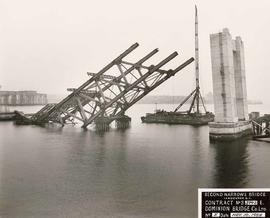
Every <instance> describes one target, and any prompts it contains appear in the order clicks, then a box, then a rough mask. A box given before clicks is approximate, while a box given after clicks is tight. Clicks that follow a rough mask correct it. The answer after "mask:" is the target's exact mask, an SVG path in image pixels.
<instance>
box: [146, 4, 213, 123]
mask: <svg viewBox="0 0 270 218" xmlns="http://www.w3.org/2000/svg"><path fill="white" fill-rule="evenodd" d="M195 77H196V87H195V89H194V90H193V91H192V92H191V93H190V94H189V95H188V96H187V97H186V98H185V99H184V100H183V101H182V102H181V103H180V104H179V105H178V106H177V107H176V108H175V110H174V111H170V112H167V111H164V110H158V111H156V112H155V113H147V114H146V116H143V117H141V120H142V122H144V123H167V124H190V125H205V124H208V122H211V121H214V114H213V113H210V112H208V111H207V110H206V108H205V105H204V101H203V98H202V95H201V91H200V80H199V38H198V11H197V6H196V5H195ZM190 99H192V100H191V104H190V107H189V109H188V110H187V111H180V108H181V107H182V106H183V105H184V104H185V103H186V102H187V101H188V100H190ZM200 102H201V104H202V106H203V109H204V113H201V111H200Z"/></svg>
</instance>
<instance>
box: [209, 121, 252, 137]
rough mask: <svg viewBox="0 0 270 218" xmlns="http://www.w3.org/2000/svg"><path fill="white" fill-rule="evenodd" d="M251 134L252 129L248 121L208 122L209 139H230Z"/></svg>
mask: <svg viewBox="0 0 270 218" xmlns="http://www.w3.org/2000/svg"><path fill="white" fill-rule="evenodd" d="M251 134H252V129H251V123H250V122H249V121H238V122H232V123H228V122H226V123H225V122H224V123H219V122H212V123H209V137H210V140H211V141H232V140H235V139H238V138H241V137H245V136H248V135H251Z"/></svg>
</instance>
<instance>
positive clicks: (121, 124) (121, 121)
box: [115, 115, 131, 129]
mask: <svg viewBox="0 0 270 218" xmlns="http://www.w3.org/2000/svg"><path fill="white" fill-rule="evenodd" d="M115 122H116V128H117V129H127V128H129V127H130V122H131V118H130V117H128V116H126V115H124V116H122V117H120V118H117V119H116V120H115Z"/></svg>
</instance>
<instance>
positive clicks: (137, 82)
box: [20, 43, 194, 130]
mask: <svg viewBox="0 0 270 218" xmlns="http://www.w3.org/2000/svg"><path fill="white" fill-rule="evenodd" d="M138 46H139V44H138V43H135V44H133V45H132V46H130V47H129V48H128V49H127V50H126V51H124V52H123V53H121V54H120V55H119V56H118V57H117V58H115V59H114V60H113V61H111V62H110V63H109V64H108V65H107V66H105V67H104V68H103V69H101V70H100V71H99V72H97V73H92V72H88V73H87V74H88V76H89V77H90V79H88V80H87V81H86V82H85V83H83V84H82V85H81V86H80V87H78V88H69V89H68V91H70V92H71V94H69V95H68V96H67V97H66V98H64V99H63V100H62V101H60V102H59V103H57V104H55V105H46V106H45V107H44V108H42V109H41V110H40V111H39V112H37V113H36V114H34V115H33V116H32V117H31V118H30V119H29V118H28V121H27V122H26V123H31V124H37V125H41V124H44V123H49V122H53V123H60V124H61V125H65V124H67V123H73V124H74V123H75V122H79V123H81V125H82V127H83V128H87V127H88V126H89V125H90V124H92V123H94V124H95V126H96V129H97V130H108V129H109V126H110V123H112V122H113V121H116V126H117V127H118V128H126V127H128V126H129V125H130V120H131V119H130V118H129V117H127V116H126V115H125V111H126V110H127V109H128V108H130V107H131V106H132V105H134V104H135V103H136V102H137V101H139V100H140V99H142V98H143V97H144V96H145V95H147V94H148V93H149V92H151V91H152V90H154V89H155V88H157V87H158V86H159V85H160V84H162V83H163V82H165V81H166V80H167V79H169V78H170V77H172V76H174V75H175V74H176V73H177V72H179V71H180V70H182V69H183V68H184V67H186V66H187V65H189V64H190V63H192V62H193V60H194V58H190V59H188V60H187V61H185V62H184V63H182V64H181V65H179V66H178V67H176V68H175V69H169V70H163V69H161V67H163V66H164V65H165V64H167V63H168V62H170V61H171V60H172V59H173V58H175V57H176V56H177V55H178V53H177V52H173V53H172V54H170V55H169V56H168V57H166V58H165V59H163V60H162V61H160V62H159V63H158V64H156V65H150V66H146V65H144V63H145V62H146V61H148V60H149V59H150V58H151V57H152V56H154V55H155V54H156V53H157V52H158V49H154V50H153V51H151V52H149V53H148V54H147V55H146V56H144V57H142V58H141V59H140V60H138V61H137V62H135V63H133V62H129V61H125V60H123V59H124V58H125V57H126V56H127V55H128V54H130V53H131V52H132V51H133V50H135V49H136V48H137V47H138ZM20 120H21V121H22V120H25V119H20ZM22 123H23V122H21V124H22Z"/></svg>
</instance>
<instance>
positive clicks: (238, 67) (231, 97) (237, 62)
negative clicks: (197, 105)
mask: <svg viewBox="0 0 270 218" xmlns="http://www.w3.org/2000/svg"><path fill="white" fill-rule="evenodd" d="M210 43H211V61H212V76H213V94H214V110H215V121H214V122H213V123H210V124H209V127H210V138H211V139H234V138H238V137H241V136H243V135H246V134H248V133H250V127H251V126H250V124H249V121H248V108H247V91H246V76H245V59H244V45H243V42H242V40H241V37H239V36H238V37H236V39H232V36H231V34H230V33H229V30H228V29H227V28H225V29H223V31H222V32H219V33H215V34H211V35H210Z"/></svg>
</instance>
